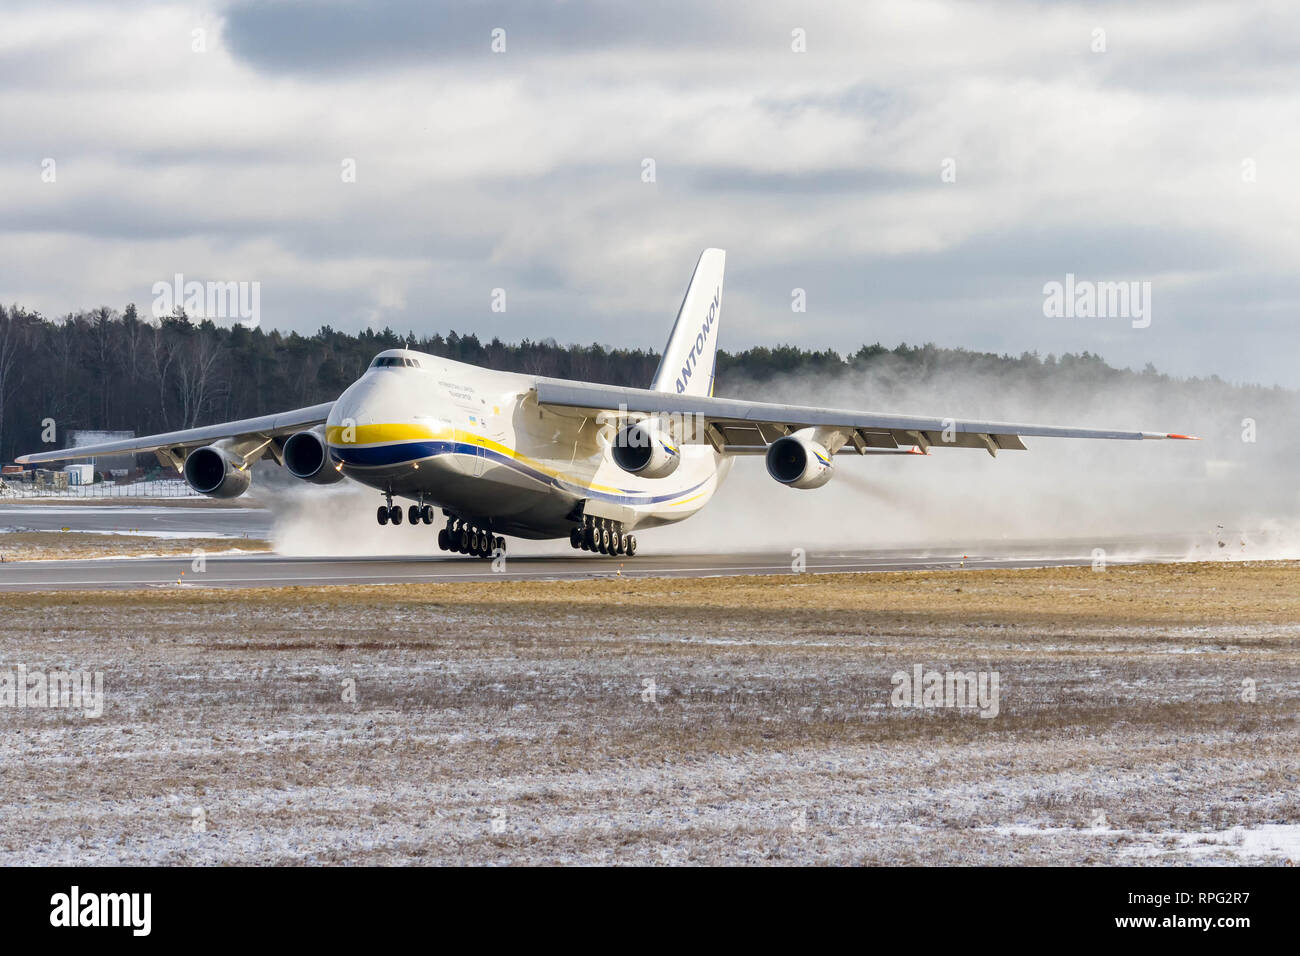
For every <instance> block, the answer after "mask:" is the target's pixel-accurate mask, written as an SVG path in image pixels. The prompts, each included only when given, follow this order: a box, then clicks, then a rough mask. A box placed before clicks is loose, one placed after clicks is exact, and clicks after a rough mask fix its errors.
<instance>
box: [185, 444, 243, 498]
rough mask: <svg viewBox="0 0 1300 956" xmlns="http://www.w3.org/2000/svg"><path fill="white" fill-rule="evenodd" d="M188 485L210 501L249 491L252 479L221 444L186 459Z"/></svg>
mask: <svg viewBox="0 0 1300 956" xmlns="http://www.w3.org/2000/svg"><path fill="white" fill-rule="evenodd" d="M184 474H185V482H186V484H188V485H189V486H190V487H191V488H193V489H194V490H195V491H197V492H198V493H199V494H201V495H207V496H208V497H209V498H238V497H239V496H240V495H242V494H243V493H244V492H245V491H247V490H248V485H249V483H250V482H251V481H252V480H253V476H252V475H251V474H249V472H248V470H247V469H241V468H240V467H239V464H238V463H237V462H236V461H235V459H234V457H233V456H232V455H231V454H230V451H229V450H227V449H225V448H222V447H221V446H220V445H205V446H204V447H202V448H196V449H194V451H192V452H190V453H189V456H188V457H187V458H186V459H185V470H184Z"/></svg>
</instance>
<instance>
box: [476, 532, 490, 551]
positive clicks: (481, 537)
mask: <svg viewBox="0 0 1300 956" xmlns="http://www.w3.org/2000/svg"><path fill="white" fill-rule="evenodd" d="M491 540H492V539H491V538H489V537H488V536H487V534H486V533H484V532H482V531H480V532H479V533H478V553H479V555H480V557H485V556H487V555H488V554H489V553H491V551H492V545H491V544H490V542H491Z"/></svg>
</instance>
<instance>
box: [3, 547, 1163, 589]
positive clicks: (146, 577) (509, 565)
mask: <svg viewBox="0 0 1300 956" xmlns="http://www.w3.org/2000/svg"><path fill="white" fill-rule="evenodd" d="M1164 545H1165V546H1164V547H1163V548H1161V549H1158V550H1149V551H1145V552H1144V553H1142V555H1141V560H1143V561H1171V560H1178V559H1179V558H1181V557H1183V556H1184V555H1185V554H1186V549H1185V547H1175V546H1173V545H1172V544H1170V543H1168V542H1165V543H1164ZM1111 553H1114V554H1116V555H1120V554H1122V553H1123V552H1122V548H1121V547H1119V546H1116V547H1115V548H1114V549H1113V551H1112V552H1111ZM1092 560H1093V558H1092V545H1091V544H1089V545H1088V546H1087V547H1086V548H1085V547H1081V546H1074V547H1069V546H1059V545H1058V546H1055V547H1053V546H1050V545H1048V544H1045V543H1044V544H1034V545H1026V544H1016V545H999V546H997V547H984V548H981V549H980V550H978V551H976V550H972V551H969V552H966V553H962V552H959V551H954V550H940V549H935V550H917V549H888V550H886V549H879V550H852V551H835V550H828V551H825V552H822V553H810V554H808V555H807V556H806V558H805V562H806V571H807V572H808V573H812V574H826V573H842V572H871V571H877V572H878V571H928V570H952V569H958V568H967V569H975V568H1031V567H1056V566H1067V565H1087V564H1090V563H1091V562H1092ZM1125 560H1126V559H1124V558H1118V559H1112V560H1111V562H1110V563H1123V562H1124V561H1125ZM1133 560H1136V559H1133ZM205 563H206V567H205V569H204V570H203V571H195V570H194V569H193V567H192V559H191V558H189V557H186V556H180V557H168V558H122V559H115V558H100V559H94V560H83V561H28V562H13V563H7V564H0V591H41V590H77V589H89V590H103V589H122V588H154V587H170V588H174V587H177V584H178V582H181V583H180V586H182V587H223V588H226V587H283V586H303V585H308V586H309V585H327V584H333V585H345V584H400V583H406V582H413V581H415V582H418V581H473V580H566V579H568V580H573V579H581V578H592V577H610V576H613V575H619V574H621V575H622V576H623V577H645V576H654V577H707V576H711V575H741V574H790V573H791V572H792V570H793V567H792V565H793V559H792V557H791V555H790V553H789V552H788V551H787V552H779V551H763V552H748V553H745V552H742V553H737V554H646V553H644V552H642V553H641V554H638V555H637V556H636V557H635V558H614V557H601V556H596V555H588V554H586V553H585V552H584V553H580V554H574V555H560V556H530V557H511V558H509V559H508V560H507V561H506V562H505V564H504V568H503V569H502V570H500V571H494V570H493V567H492V562H491V561H485V560H481V559H478V558H467V557H463V556H460V555H456V556H448V555H438V556H432V557H427V558H410V557H358V558H296V557H284V556H281V555H268V554H257V555H229V556H227V555H222V556H209V557H208V558H207V559H206V562H205ZM182 572H184V574H182Z"/></svg>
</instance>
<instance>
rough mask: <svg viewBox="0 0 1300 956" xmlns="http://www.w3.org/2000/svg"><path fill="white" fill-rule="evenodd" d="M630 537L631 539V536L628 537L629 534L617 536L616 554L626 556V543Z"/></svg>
mask: <svg viewBox="0 0 1300 956" xmlns="http://www.w3.org/2000/svg"><path fill="white" fill-rule="evenodd" d="M630 537H632V536H631V535H629V534H620V535H619V536H618V553H619V554H627V542H628V539H629V538H630Z"/></svg>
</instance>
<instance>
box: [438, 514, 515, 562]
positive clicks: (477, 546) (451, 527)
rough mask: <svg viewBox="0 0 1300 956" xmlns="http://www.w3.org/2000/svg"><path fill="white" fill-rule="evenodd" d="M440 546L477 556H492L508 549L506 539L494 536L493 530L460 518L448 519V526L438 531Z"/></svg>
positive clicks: (446, 549) (444, 548)
mask: <svg viewBox="0 0 1300 956" xmlns="http://www.w3.org/2000/svg"><path fill="white" fill-rule="evenodd" d="M438 547H440V548H442V550H444V551H454V552H456V553H457V554H472V555H474V557H476V558H490V557H492V556H493V555H494V553H495V552H496V551H498V550H500V551H501V552H502V553H503V554H504V553H505V550H506V539H505V538H501V537H497V536H494V535H493V534H492V532H491V531H487V530H484V529H483V528H479V527H476V526H475V525H472V524H469V523H468V522H465V521H461V520H460V519H459V518H451V519H449V520H448V521H447V527H445V528H443V529H442V530H441V531H439V532H438Z"/></svg>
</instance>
